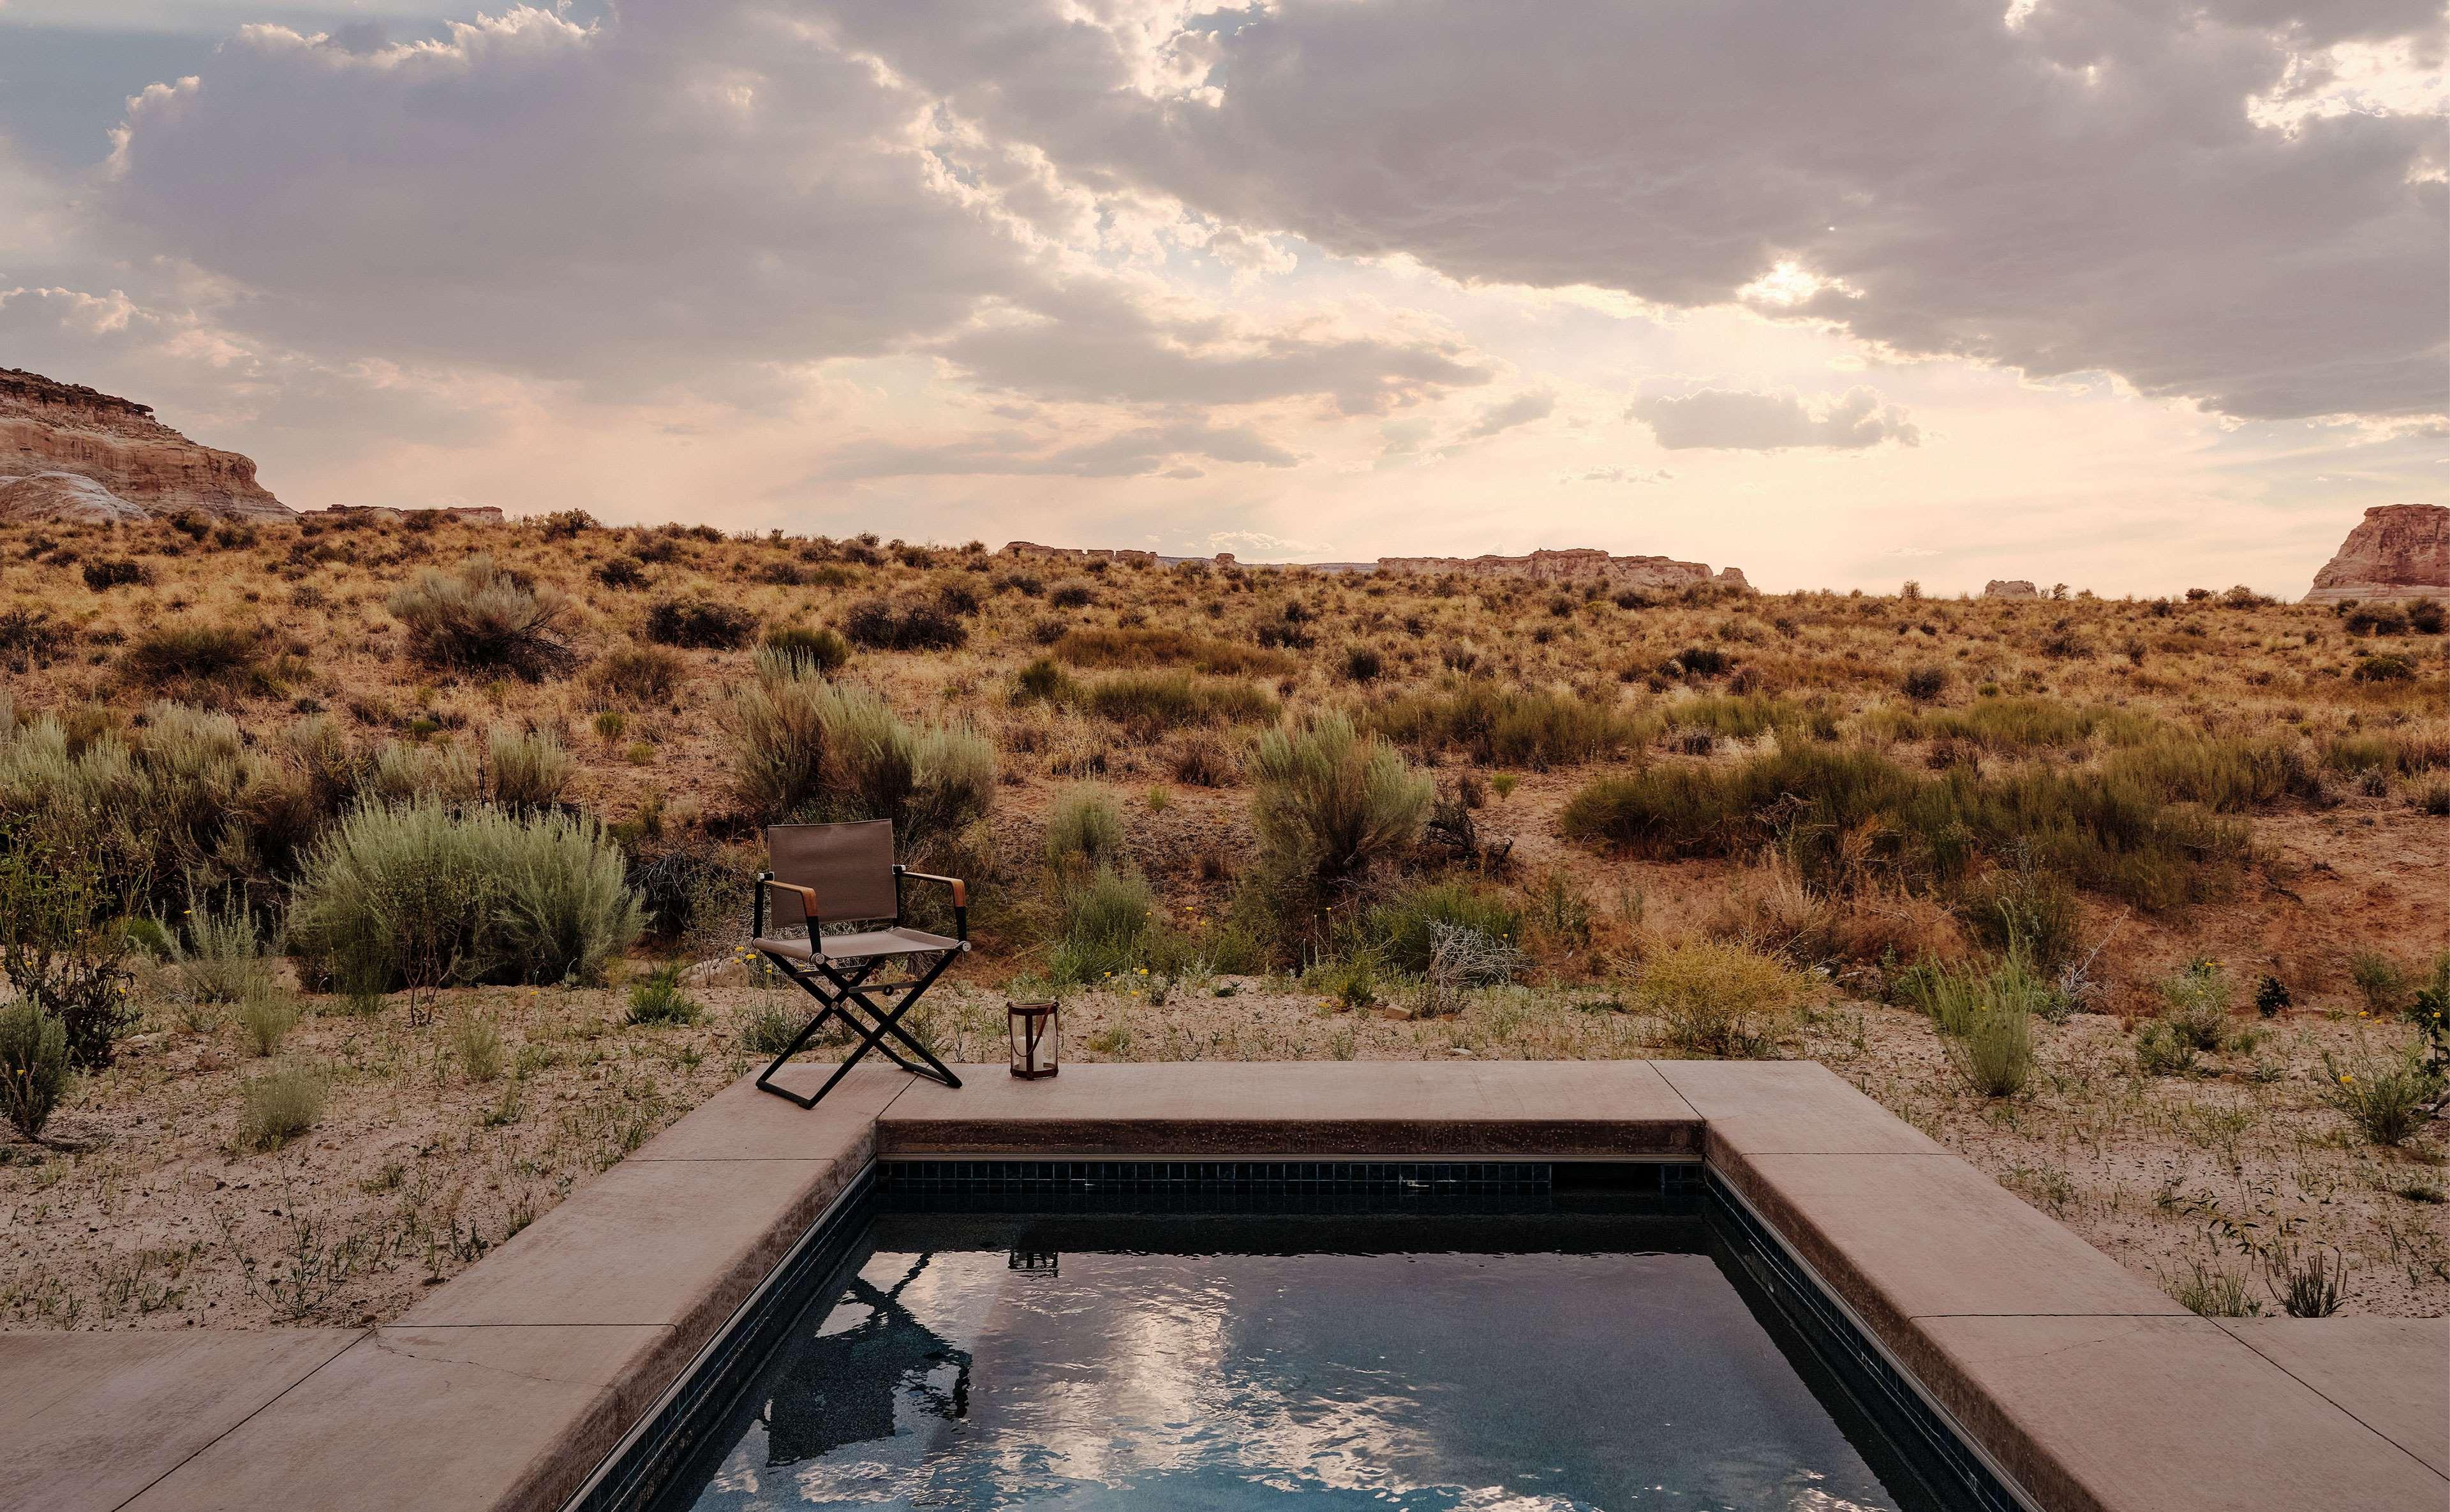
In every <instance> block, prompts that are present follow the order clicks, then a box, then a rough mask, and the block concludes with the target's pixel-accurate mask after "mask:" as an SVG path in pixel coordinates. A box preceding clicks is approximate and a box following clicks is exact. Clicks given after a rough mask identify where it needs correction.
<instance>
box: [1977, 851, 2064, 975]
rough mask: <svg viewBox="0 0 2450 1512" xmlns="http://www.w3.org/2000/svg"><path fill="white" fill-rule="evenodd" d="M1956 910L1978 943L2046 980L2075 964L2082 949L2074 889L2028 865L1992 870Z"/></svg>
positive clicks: (2058, 877)
mask: <svg viewBox="0 0 2450 1512" xmlns="http://www.w3.org/2000/svg"><path fill="white" fill-rule="evenodd" d="M1958 908H1959V911H1960V912H1961V913H1962V915H1963V917H1964V920H1965V925H1966V928H1967V930H1968V931H1969V932H1971V933H1972V934H1973V936H1974V939H1975V940H1978V941H1980V942H1981V943H1982V944H1984V945H1987V946H1989V947H1990V948H1991V949H1993V950H1994V951H1998V952H1999V953H2001V954H2003V955H2014V956H2016V957H2018V958H2019V959H2021V960H2028V961H2031V962H2032V965H2033V967H2034V969H2035V970H2037V971H2040V972H2042V973H2044V974H2045V975H2054V974H2056V973H2057V972H2058V971H2060V970H2061V969H2062V968H2064V967H2066V966H2067V965H2068V964H2069V963H2071V961H2073V960H2075V956H2076V952H2077V950H2078V949H2080V948H2081V945H2082V941H2080V940H2078V939H2077V936H2076V930H2077V927H2078V924H2079V922H2080V921H2079V919H2078V916H2077V912H2076V901H2075V889H2074V887H2073V886H2072V885H2071V884H2070V883H2069V882H2068V881H2067V879H2066V878H2064V877H2060V876H2057V875H2055V874H2054V873H2051V872H2046V871H2041V870H2038V869H2036V868H2034V867H2032V866H2030V865H2025V866H2003V867H1994V868H1993V869H1992V870H1991V871H1990V872H1989V873H1988V874H1986V875H1984V876H1983V877H1982V878H1980V879H1979V880H1977V881H1975V882H1973V883H1971V884H1970V885H1968V886H1967V887H1966V888H1965V890H1964V892H1963V893H1962V894H1961V895H1960V896H1959V899H1958Z"/></svg>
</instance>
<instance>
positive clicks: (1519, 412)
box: [1462, 389, 1557, 441]
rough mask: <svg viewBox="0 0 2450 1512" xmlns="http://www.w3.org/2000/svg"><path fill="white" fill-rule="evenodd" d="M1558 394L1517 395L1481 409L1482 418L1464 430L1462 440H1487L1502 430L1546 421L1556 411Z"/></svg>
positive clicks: (1543, 391)
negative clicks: (1536, 421)
mask: <svg viewBox="0 0 2450 1512" xmlns="http://www.w3.org/2000/svg"><path fill="white" fill-rule="evenodd" d="M1556 409H1557V396H1555V395H1554V394H1551V393H1549V392H1548V391H1547V390H1546V389H1534V390H1532V391H1531V392H1529V393H1526V394H1517V395H1516V396H1514V397H1512V398H1510V399H1504V400H1501V401H1499V402H1498V403H1495V404H1491V405H1489V406H1488V407H1487V408H1485V409H1483V410H1482V411H1481V412H1480V417H1479V418H1477V419H1475V420H1473V421H1472V422H1471V424H1470V425H1468V426H1467V427H1466V428H1465V430H1464V433H1463V436H1462V439H1464V440H1467V441H1484V440H1487V439H1488V437H1490V436H1495V435H1497V434H1498V433H1499V432H1501V431H1510V430H1512V429H1513V428H1514V427H1516V426H1518V425H1528V424H1530V423H1531V422H1532V421H1533V420H1545V419H1546V418H1547V417H1549V416H1550V415H1553V414H1555V413H1556Z"/></svg>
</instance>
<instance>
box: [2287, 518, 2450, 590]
mask: <svg viewBox="0 0 2450 1512" xmlns="http://www.w3.org/2000/svg"><path fill="white" fill-rule="evenodd" d="M2444 596H2450V507H2445V506H2443V505H2440V504H2378V505H2376V506H2374V507H2373V508H2372V509H2369V510H2367V511H2365V517H2364V519H2363V520H2362V521H2361V522H2359V524H2358V525H2357V528H2356V529H2355V530H2352V531H2350V532H2349V533H2348V538H2347V539H2346V540H2344V541H2343V542H2341V543H2340V550H2339V553H2338V554H2337V555H2335V556H2333V557H2332V558H2331V559H2330V560H2329V561H2328V562H2325V563H2324V564H2323V570H2322V571H2321V572H2317V573H2315V574H2314V591H2312V592H2310V593H2308V594H2306V595H2305V602H2306V603H2308V604H2337V603H2339V602H2340V601H2341V600H2343V599H2351V598H2352V599H2356V600H2357V601H2359V602H2360V603H2373V602H2378V601H2382V600H2388V599H2405V598H2440V597H2444Z"/></svg>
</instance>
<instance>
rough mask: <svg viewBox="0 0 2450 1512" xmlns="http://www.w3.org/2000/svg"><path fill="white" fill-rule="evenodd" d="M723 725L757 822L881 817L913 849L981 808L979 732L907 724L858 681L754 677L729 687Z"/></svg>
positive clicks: (986, 764)
mask: <svg viewBox="0 0 2450 1512" xmlns="http://www.w3.org/2000/svg"><path fill="white" fill-rule="evenodd" d="M725 732H726V734H727V735H728V736H729V742H730V746H731V771H732V784H733V788H734V790H735V791H736V792H737V793H738V795H739V797H740V800H741V803H742V804H743V806H745V807H746V808H747V809H748V811H749V813H750V815H752V816H753V817H754V818H756V819H757V820H759V821H760V822H763V823H780V822H784V821H790V820H815V821H834V820H851V819H890V820H892V821H893V823H894V828H895V832H896V836H897V838H898V840H899V841H900V843H901V844H902V845H903V847H904V849H905V850H909V851H918V850H922V849H924V847H925V846H927V845H929V844H931V843H938V842H941V841H943V840H944V839H947V838H949V837H951V836H953V835H955V834H958V833H959V832H960V831H961V830H962V829H963V828H965V827H967V826H968V825H969V824H972V823H974V822H976V821H977V820H979V819H981V818H982V817H984V816H985V814H986V811H987V808H988V805H989V804H991V803H992V802H993V801H994V797H995V780H996V778H995V750H994V747H993V746H990V745H989V744H988V743H987V741H986V740H985V739H984V738H983V737H982V736H981V735H979V734H978V733H977V732H976V731H974V730H972V729H970V728H968V727H966V726H959V727H919V728H914V727H911V726H908V725H906V724H904V723H903V721H902V720H901V719H900V718H899V717H898V716H897V715H895V714H894V712H893V710H892V708H890V707H888V706H887V705H886V704H885V701H884V700H883V699H881V698H879V697H878V696H877V695H876V694H874V693H872V692H869V691H867V690H866V689H865V688H842V687H838V686H836V685H834V684H831V683H826V682H824V681H821V680H820V679H818V678H815V677H807V676H799V677H791V678H787V679H782V680H770V679H760V680H758V681H756V682H753V683H750V684H749V685H747V686H746V687H744V688H740V689H739V690H737V691H736V692H735V693H734V694H733V696H732V700H731V704H730V706H729V709H728V710H727V712H726V715H725Z"/></svg>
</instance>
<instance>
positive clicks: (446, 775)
mask: <svg viewBox="0 0 2450 1512" xmlns="http://www.w3.org/2000/svg"><path fill="white" fill-rule="evenodd" d="M483 787H484V773H483V772H482V771H481V770H480V769H479V768H478V766H477V765H476V757H475V756H474V755H472V754H470V752H469V751H468V748H467V747H466V746H457V745H452V744H449V743H447V742H445V743H437V744H434V745H421V746H420V745H410V744H409V743H407V742H405V741H397V740H387V741H385V742H383V743H382V744H381V745H380V746H376V747H375V753H374V757H373V759H372V760H370V761H368V762H367V763H366V766H365V769H364V772H363V774H362V776H361V777H360V785H359V789H358V796H359V798H360V800H362V801H366V802H372V803H379V804H405V803H412V802H415V801H416V800H418V799H420V798H430V799H434V800H436V801H437V802H440V803H445V804H465V803H472V802H474V801H475V800H476V796H477V794H478V793H479V792H481V791H482V790H483Z"/></svg>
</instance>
